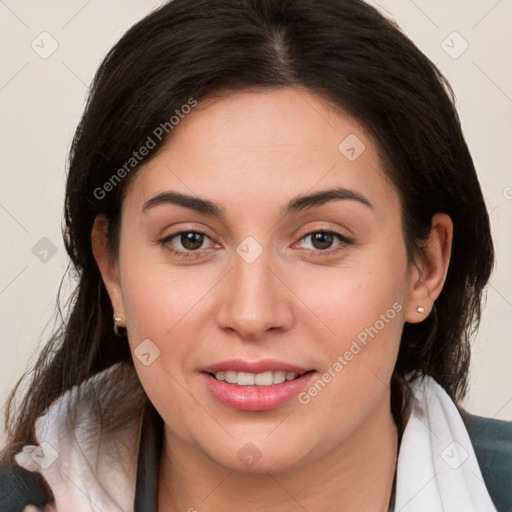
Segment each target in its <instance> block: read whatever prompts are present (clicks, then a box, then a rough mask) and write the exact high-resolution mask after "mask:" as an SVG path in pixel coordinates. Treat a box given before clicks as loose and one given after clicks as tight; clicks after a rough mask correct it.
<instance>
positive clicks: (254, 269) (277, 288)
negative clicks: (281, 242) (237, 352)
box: [217, 251, 295, 340]
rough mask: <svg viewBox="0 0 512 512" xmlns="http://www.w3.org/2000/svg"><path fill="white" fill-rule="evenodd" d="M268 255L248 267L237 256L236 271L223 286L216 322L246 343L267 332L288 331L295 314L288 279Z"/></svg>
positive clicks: (265, 254) (263, 254)
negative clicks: (233, 332)
mask: <svg viewBox="0 0 512 512" xmlns="http://www.w3.org/2000/svg"><path fill="white" fill-rule="evenodd" d="M270 256H271V255H270V252H269V251H263V253H262V254H261V255H260V256H259V257H258V258H257V259H256V260H255V261H253V262H251V263H248V262H246V261H245V260H244V259H243V258H241V257H239V256H238V255H235V257H234V267H233V268H232V269H231V271H230V272H229V273H228V275H227V276H226V278H225V281H224V285H223V293H222V299H221V304H220V306H219V309H218V312H217V322H218V325H219V327H221V328H222V329H224V330H231V331H235V332H236V333H238V335H239V336H240V337H242V338H243V339H246V340H258V339H261V338H262V337H264V335H265V334H266V333H267V332H268V331H271V330H273V331H283V332H284V331H287V330H289V329H290V328H291V326H292V325H293V322H294V319H295V314H294V305H293V297H294V295H293V293H292V292H291V291H290V290H289V289H288V288H287V286H286V282H287V279H286V276H285V275H283V274H284V273H283V272H281V271H280V270H279V268H278V267H277V266H276V265H272V261H271V257H270Z"/></svg>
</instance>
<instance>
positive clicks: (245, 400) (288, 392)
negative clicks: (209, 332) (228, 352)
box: [203, 372, 315, 411]
mask: <svg viewBox="0 0 512 512" xmlns="http://www.w3.org/2000/svg"><path fill="white" fill-rule="evenodd" d="M314 374H315V372H308V373H305V374H304V375H302V376H300V377H299V378H297V379H294V380H288V381H285V382H283V383H282V384H273V385H272V386H237V385H236V384H228V383H227V382H225V381H223V380H217V379H216V378H215V377H213V376H212V375H210V374H209V373H203V375H204V378H205V380H206V386H207V387H208V389H209V390H210V392H211V393H212V395H213V396H214V397H215V398H217V400H219V401H220V402H222V403H223V404H225V405H227V406H229V407H232V408H233V409H238V410H241V411H268V410H270V409H276V408H277V407H280V406H281V405H283V404H285V403H286V402H288V401H289V400H290V399H292V398H293V397H294V396H296V395H298V394H299V393H300V392H301V391H302V390H303V389H304V388H305V387H306V385H307V384H308V382H309V381H310V380H311V378H312V377H313V375H314Z"/></svg>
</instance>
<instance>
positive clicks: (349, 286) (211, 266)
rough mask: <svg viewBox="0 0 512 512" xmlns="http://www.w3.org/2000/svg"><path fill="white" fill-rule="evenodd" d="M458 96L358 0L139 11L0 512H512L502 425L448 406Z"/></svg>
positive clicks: (76, 214)
mask: <svg viewBox="0 0 512 512" xmlns="http://www.w3.org/2000/svg"><path fill="white" fill-rule="evenodd" d="M447 91H448V92H449V86H448V84H447V83H446V81H445V80H444V79H443V77H442V76H441V75H440V73H439V72H438V70H437V69H436V68H435V66H434V65H433V64H432V63H431V62H430V61H429V60H428V59H427V58H426V57H425V56H424V55H423V54H422V53H421V52H420V51H419V50H418V49H417V48H416V47H415V46H414V45H413V44H412V43H411V42H410V41H409V40H408V39H407V38H406V37H405V36H404V35H403V34H402V33H401V32H400V31H399V30H398V29H397V27H396V26H394V25H393V24H392V23H391V22H389V21H388V20H386V19H385V18H383V17H382V15H380V14H379V13H378V12H377V11H376V10H375V9H374V8H372V7H370V6H368V5H367V4H365V3H363V2H362V1H359V0H351V1H343V0H319V1H315V2H310V1H306V0H290V1H283V0H263V1H262V0H244V1H243V2H240V1H235V0H215V1H211V0H209V1H206V0H199V1H195V2H192V1H191V0H174V1H173V2H171V3H169V4H167V5H165V6H163V7H162V8H160V9H159V10H157V11H156V12H154V13H152V14H151V15H149V16H148V17H146V18H145V19H143V20H142V21H141V22H139V23H138V24H136V25H135V26H134V27H133V28H132V29H130V30H129V31H128V32H127V34H126V35H125V36H124V37H123V38H122V39H121V40H120V41H119V42H118V43H117V44H116V46H115V47H114V48H113V49H112V50H111V52H110V53H109V54H108V55H107V57H106V58H105V60H104V62H103V63H102V65H101V67H100V69H99V71H98V73H97V76H96V79H95V81H94V84H93V87H92V92H91V96H90V99H89V101H88V104H87V108H86V111H85V113H84V115H83V118H82V121H81V123H80V125H79V127H78V130H77V132H76V135H75V138H74V142H73V146H72V149H71V154H70V168H69V175H68V181H67V190H66V233H65V243H66V248H67V250H68V253H69V255H70V257H71V259H72V262H73V264H74V265H75V267H76V269H77V271H78V276H79V284H78V287H77V290H76V296H75V300H74V303H73V306H72V310H71V313H70V316H69V319H68V321H67V323H66V326H65V329H64V332H63V334H56V335H55V336H54V338H53V339H52V340H51V342H50V343H49V345H48V346H47V348H46V349H45V350H44V352H43V354H42V355H41V357H40V359H39V361H38V363H37V365H36V369H35V372H34V374H33V380H32V382H31V385H30V388H29V391H28V393H27V395H26V398H25V400H24V401H23V403H22V406H21V408H20V409H19V410H18V411H16V414H14V411H13V410H12V407H11V409H10V410H9V409H8V414H9V419H10V422H8V427H9V441H10V443H9V446H8V447H7V448H6V449H5V451H4V456H3V468H2V473H1V477H0V478H1V479H2V489H3V493H4V495H3V496H2V498H1V499H0V504H1V505H2V507H3V509H6V510H13V511H14V510H23V508H24V507H27V506H30V505H31V506H33V507H38V508H44V507H46V508H47V509H48V510H58V511H62V510H66V511H67V510H74V511H82V510H84V511H85V510H102V511H107V510H108V511H110V510H113V511H120V510H135V511H141V510H144V511H150V510H155V511H156V510H159V511H166V512H167V511H172V512H174V511H179V510H189V511H194V510H198V511H208V510H219V509H226V508H228V509H234V510H238V509H241V508H244V509H249V510H274V511H281V510H286V511H292V510H309V511H314V510H322V511H325V510H333V511H334V510H340V509H343V510H384V511H386V510H397V511H398V510H401V511H408V510H413V511H415V512H418V511H429V512H432V511H437V510H439V511H440V510H450V511H468V510H475V511H476V510H478V511H487V510H489V511H490V510H509V509H510V507H511V506H512V501H511V497H510V493H509V492H508V491H507V482H509V481H510V476H511V464H510V461H511V454H512V443H511V441H510V432H511V426H510V424H508V423H506V422H501V421H496V420H487V419H480V418H477V417H474V416H471V415H469V414H468V413H466V412H465V411H464V410H463V409H461V408H460V407H458V406H457V405H456V404H457V403H458V401H459V400H460V399H461V398H462V397H463V396H464V392H465V390H466V386H467V374H468V364H469V341H470V338H469V337H470V333H471V332H472V328H473V327H474V326H475V324H476V323H478V320H479V317H480V307H481V295H482V291H483V289H484V287H485V284H486V283H487V281H488V278H489V275H490V272H491V268H492V264H493V257H494V256H493V247H492V242H491V236H490V230H489V219H488V214H487V211H486V207H485V203H484V201H483V198H482V193H481V190H480V186H479V183H478V180H477V177H476V173H475V169H474V166H473V162H472V159H471V156H470V154H469V151H468V149H467V146H466V143H465V141H464V138H463V135H462V132H461V128H460V124H459V120H458V116H457V113H456V111H455V108H454V106H453V102H452V100H451V98H450V96H449V94H448V93H447ZM11 404H12V402H11ZM4 489H6V490H4ZM27 509H28V508H27Z"/></svg>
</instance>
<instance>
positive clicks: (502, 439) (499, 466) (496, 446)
mask: <svg viewBox="0 0 512 512" xmlns="http://www.w3.org/2000/svg"><path fill="white" fill-rule="evenodd" d="M458 409H459V412H460V415H461V417H462V420H463V422H464V424H465V426H466V429H467V431H468V434H469V437H470V439H471V443H472V445H473V449H474V450H475V455H476V458H477V460H478V464H479V466H480V470H481V471H482V476H483V477H484V480H485V484H486V486H487V488H488V490H489V493H490V495H491V497H492V499H493V501H494V502H495V504H496V507H497V509H498V510H499V511H500V512H502V511H503V512H511V511H512V421H502V420H497V419H494V418H485V417H482V416H476V415H473V414H470V413H469V412H467V411H466V410H464V409H463V408H462V407H460V406H458Z"/></svg>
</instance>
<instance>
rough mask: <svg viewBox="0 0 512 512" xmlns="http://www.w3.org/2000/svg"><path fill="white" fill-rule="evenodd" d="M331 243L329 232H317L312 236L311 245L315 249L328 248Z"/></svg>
mask: <svg viewBox="0 0 512 512" xmlns="http://www.w3.org/2000/svg"><path fill="white" fill-rule="evenodd" d="M331 244H332V235H331V234H330V233H324V232H319V233H315V234H314V236H313V246H314V247H315V248H316V249H328V248H329V247H330V246H331Z"/></svg>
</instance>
